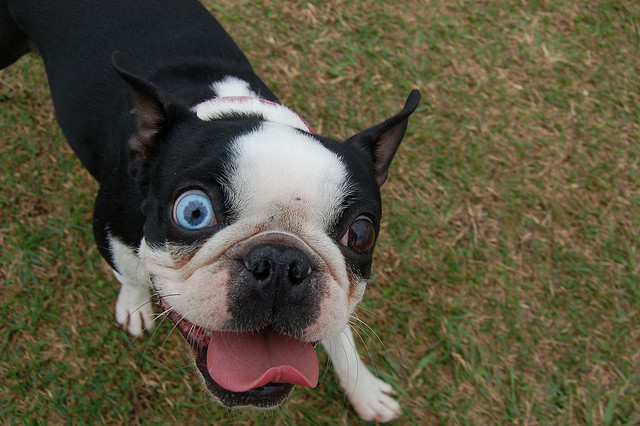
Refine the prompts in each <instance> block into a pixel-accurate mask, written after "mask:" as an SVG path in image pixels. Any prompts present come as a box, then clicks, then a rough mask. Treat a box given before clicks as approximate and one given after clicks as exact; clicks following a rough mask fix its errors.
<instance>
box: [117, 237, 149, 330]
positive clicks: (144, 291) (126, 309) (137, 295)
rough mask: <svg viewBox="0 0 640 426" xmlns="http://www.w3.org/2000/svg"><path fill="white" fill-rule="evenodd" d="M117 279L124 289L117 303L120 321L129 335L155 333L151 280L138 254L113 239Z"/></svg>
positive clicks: (121, 289)
mask: <svg viewBox="0 0 640 426" xmlns="http://www.w3.org/2000/svg"><path fill="white" fill-rule="evenodd" d="M109 240H110V241H109V243H110V248H111V253H112V255H113V261H114V264H115V266H116V268H117V269H118V270H117V271H116V270H114V271H113V273H114V274H115V276H116V278H117V279H118V281H119V282H120V284H121V285H122V286H121V287H120V293H119V294H118V301H117V302H116V321H118V324H120V325H121V326H122V328H124V329H125V330H127V331H128V332H129V334H131V335H133V336H135V337H141V336H142V335H143V334H144V330H147V331H151V330H153V304H152V303H151V294H150V291H149V289H150V288H151V280H150V279H149V274H148V273H147V271H146V269H145V268H144V265H143V264H142V262H141V261H140V258H139V257H138V254H137V253H136V252H135V250H133V249H132V248H130V247H129V246H127V245H126V244H123V243H122V242H120V241H119V240H118V239H116V238H113V237H111V238H109Z"/></svg>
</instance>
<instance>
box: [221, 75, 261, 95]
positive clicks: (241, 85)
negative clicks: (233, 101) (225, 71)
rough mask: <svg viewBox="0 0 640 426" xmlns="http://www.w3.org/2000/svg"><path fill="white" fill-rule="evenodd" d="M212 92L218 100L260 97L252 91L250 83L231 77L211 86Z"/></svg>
mask: <svg viewBox="0 0 640 426" xmlns="http://www.w3.org/2000/svg"><path fill="white" fill-rule="evenodd" d="M211 90H213V93H215V94H216V97H217V98H230V97H247V98H258V95H257V94H256V93H255V92H254V91H253V90H251V88H250V86H249V83H248V82H246V81H244V80H242V79H239V78H238V77H234V76H232V75H229V76H227V77H225V78H223V79H222V80H220V81H216V82H214V83H212V84H211Z"/></svg>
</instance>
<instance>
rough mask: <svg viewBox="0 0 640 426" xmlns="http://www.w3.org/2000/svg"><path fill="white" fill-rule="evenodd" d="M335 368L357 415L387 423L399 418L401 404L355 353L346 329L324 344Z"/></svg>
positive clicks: (350, 332) (349, 331) (391, 390)
mask: <svg viewBox="0 0 640 426" xmlns="http://www.w3.org/2000/svg"><path fill="white" fill-rule="evenodd" d="M322 346H323V347H324V349H325V350H326V351H327V353H328V354H329V358H330V359H331V363H332V364H333V368H334V370H335V371H336V374H337V375H338V380H339V382H340V386H342V388H343V389H344V391H345V393H346V394H347V397H348V398H349V400H350V401H351V404H352V405H353V408H354V409H355V410H356V412H357V413H358V414H359V415H360V417H362V419H364V420H366V421H376V422H388V421H391V420H393V419H396V418H397V417H398V416H399V415H400V412H401V411H400V404H398V402H397V401H396V400H395V399H394V398H393V397H391V396H390V395H391V394H393V393H395V392H394V390H393V388H392V387H391V386H390V385H389V384H387V383H385V382H383V381H382V380H380V379H378V378H377V377H376V376H374V375H373V374H372V373H371V372H370V371H369V369H368V368H367V366H366V365H365V364H364V363H363V362H362V360H361V359H360V356H359V355H358V352H356V346H355V342H354V341H353V333H352V331H351V328H350V327H349V326H348V325H347V326H346V327H345V329H344V330H343V331H342V332H341V333H340V334H338V335H337V336H335V337H332V338H330V339H327V340H323V341H322Z"/></svg>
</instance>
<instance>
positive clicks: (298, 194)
mask: <svg viewBox="0 0 640 426" xmlns="http://www.w3.org/2000/svg"><path fill="white" fill-rule="evenodd" d="M28 51H37V52H39V53H40V54H41V55H42V58H43V60H44V63H45V67H46V71H47V76H48V79H49V83H50V86H51V92H52V95H53V101H54V105H55V109H56V114H57V119H58V122H59V123H60V126H61V128H62V130H63V132H64V134H65V136H66V138H67V140H68V141H69V143H70V144H71V146H72V148H73V150H74V151H75V153H76V154H77V156H78V157H79V158H80V160H81V161H82V164H83V165H84V166H85V167H86V168H87V169H88V170H89V172H90V173H91V174H92V175H93V176H94V177H95V178H96V179H97V180H98V181H99V182H100V191H99V193H98V196H97V199H96V203H95V212H94V223H93V226H94V233H95V238H96V242H97V244H98V248H99V250H100V252H101V253H102V255H103V256H104V257H105V259H106V260H107V261H108V262H109V264H110V265H111V267H113V269H114V273H115V275H116V277H117V279H118V280H119V281H120V283H121V284H122V288H121V290H120V294H119V296H118V301H117V303H116V319H117V321H118V322H119V323H120V324H122V326H123V327H124V328H126V329H127V330H128V331H129V332H130V333H131V334H133V335H134V336H140V335H142V334H143V332H144V330H151V329H152V327H153V318H154V314H153V310H152V306H151V304H150V303H149V301H150V297H151V294H152V293H153V294H154V295H156V296H157V299H158V301H159V303H160V305H161V306H162V308H163V309H164V312H165V313H166V315H167V316H168V317H169V318H171V320H173V321H174V322H175V323H176V325H177V327H178V328H179V329H180V331H181V332H182V333H183V334H184V337H185V338H186V340H187V342H188V343H189V345H190V346H191V349H192V353H193V357H194V362H195V365H196V366H197V369H198V371H199V373H200V375H201V376H202V378H203V381H204V383H205V384H206V387H207V388H208V390H209V391H210V392H211V393H212V394H213V395H214V396H215V397H216V398H217V399H218V400H219V401H220V402H221V403H222V404H224V405H226V406H256V407H271V406H275V405H277V404H279V403H280V402H282V401H283V400H284V399H285V398H286V397H287V395H288V394H289V393H290V391H291V389H292V388H293V386H294V385H296V384H300V385H306V386H312V387H313V386H315V385H316V383H317V381H318V370H319V368H318V360H317V358H316V354H315V349H314V347H315V345H316V344H317V343H318V342H321V343H322V345H323V346H324V347H325V349H326V350H327V351H328V354H329V357H330V358H331V361H332V363H333V365H334V367H335V369H336V371H337V374H338V377H339V380H340V383H341V385H342V386H343V387H344V389H345V391H346V392H347V395H348V396H349V398H350V400H351V402H352V404H353V406H354V407H355V409H356V411H357V412H358V413H359V414H360V416H362V417H363V418H364V419H368V420H378V421H387V420H391V419H393V418H395V417H397V416H398V415H399V412H400V407H399V405H398V403H397V402H396V401H395V400H394V399H393V398H392V397H391V396H390V394H391V393H392V388H391V387H390V386H389V385H388V384H386V383H384V382H382V381H381V380H379V379H377V378H376V377H375V376H374V375H373V374H372V373H370V372H369V370H368V369H367V368H366V367H365V366H364V364H363V363H362V361H361V360H360V358H359V356H358V355H357V353H356V351H355V349H354V339H353V337H352V334H351V331H350V329H349V326H348V321H349V318H350V316H351V315H352V313H353V312H354V309H355V307H356V304H357V303H358V302H359V301H360V300H361V298H362V295H363V293H364V290H365V286H366V282H367V279H368V277H369V274H370V269H371V260H372V251H373V248H374V245H375V242H376V237H377V235H378V231H379V226H380V217H381V204H380V185H382V184H383V183H384V181H385V179H386V178H387V170H388V167H389V163H390V162H391V159H392V157H393V156H394V154H395V152H396V149H397V148H398V145H399V144H400V141H401V140H402V138H403V136H404V133H405V130H406V127H407V121H408V118H409V116H410V114H411V113H412V112H413V111H414V110H415V109H416V107H417V105H418V102H419V100H420V95H419V93H418V92H417V91H413V92H412V93H411V94H410V95H409V98H408V99H407V102H406V105H405V107H404V109H403V110H402V111H401V112H400V113H398V114H397V115H394V116H393V117H391V118H389V119H388V120H386V121H384V122H383V123H381V124H379V125H377V126H374V127H372V128H370V129H367V130H365V131H363V132H361V133H359V134H357V135H355V136H353V137H351V138H349V139H348V140H347V141H345V142H338V141H335V140H333V139H328V138H326V137H322V136H318V135H315V134H313V132H312V131H311V129H310V128H309V126H308V125H307V123H306V122H305V121H304V120H302V119H301V118H300V117H299V116H298V115H297V114H296V113H294V112H293V111H291V110H290V109H288V108H286V107H284V106H283V105H281V104H280V103H279V102H278V99H277V98H276V96H275V95H274V94H273V93H272V92H271V91H270V90H269V88H267V87H266V86H265V84H264V83H263V82H262V81H261V80H260V79H259V78H258V77H257V76H256V75H255V73H254V71H253V70H252V69H251V66H250V65H249V62H248V61H247V59H246V58H245V56H244V55H243V54H242V52H241V51H240V50H239V49H238V47H237V46H236V45H235V43H234V42H233V41H232V39H231V38H230V37H229V35H228V34H227V33H226V32H225V31H224V30H223V28H222V27H221V26H220V24H219V23H218V22H217V21H216V20H215V19H214V18H213V17H212V16H211V15H210V14H209V12H208V11H207V10H206V9H205V8H204V7H203V6H202V5H201V4H200V3H198V2H197V1H196V0H164V1H158V0H91V1H73V0H56V1H47V0H0V68H4V67H7V66H9V65H10V64H12V63H13V62H14V61H16V60H18V58H20V57H21V56H22V55H23V54H25V53H26V52H28ZM114 52H115V53H114ZM123 80H124V81H123Z"/></svg>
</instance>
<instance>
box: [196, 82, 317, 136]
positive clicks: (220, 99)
mask: <svg viewBox="0 0 640 426" xmlns="http://www.w3.org/2000/svg"><path fill="white" fill-rule="evenodd" d="M211 89H212V90H213V91H214V93H215V94H216V97H215V98H213V99H209V100H207V101H204V102H202V103H200V104H198V105H196V106H195V107H193V111H194V112H195V113H196V115H197V116H198V118H200V119H201V120H205V121H209V120H215V119H217V118H221V117H224V116H226V115H229V114H238V115H258V116H262V117H264V119H265V120H266V121H270V122H273V123H281V124H286V125H287V126H291V127H294V128H296V129H300V130H304V131H305V132H311V129H310V128H309V125H308V124H307V123H306V122H305V121H304V120H303V119H302V118H301V117H300V116H299V115H298V114H296V113H295V112H294V111H292V110H291V109H289V108H287V107H286V106H284V105H281V104H277V103H273V102H269V101H266V100H264V99H260V98H259V97H258V95H257V94H256V93H255V92H253V91H252V90H251V89H250V88H249V83H247V82H246V81H244V80H241V79H239V78H237V77H232V76H228V77H225V78H224V79H223V80H220V81H217V82H215V83H213V84H211Z"/></svg>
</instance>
